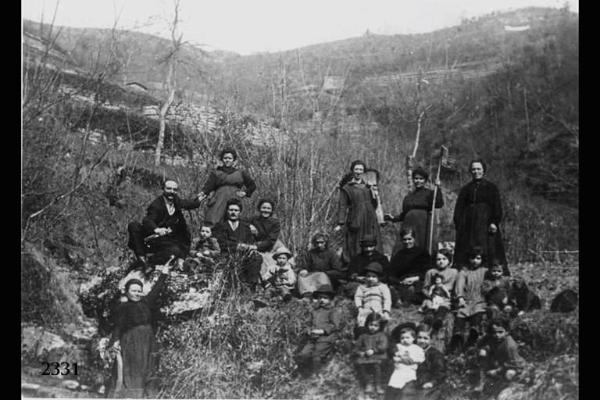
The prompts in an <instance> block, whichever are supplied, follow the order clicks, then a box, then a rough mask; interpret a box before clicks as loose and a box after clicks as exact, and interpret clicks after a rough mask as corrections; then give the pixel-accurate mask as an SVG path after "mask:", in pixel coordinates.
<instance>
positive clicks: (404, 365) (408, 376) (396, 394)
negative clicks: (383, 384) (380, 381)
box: [385, 327, 425, 400]
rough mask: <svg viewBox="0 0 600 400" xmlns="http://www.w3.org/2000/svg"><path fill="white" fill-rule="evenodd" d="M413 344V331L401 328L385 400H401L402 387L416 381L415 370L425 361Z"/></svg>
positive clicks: (423, 353)
mask: <svg viewBox="0 0 600 400" xmlns="http://www.w3.org/2000/svg"><path fill="white" fill-rule="evenodd" d="M414 342H415V330H414V329H412V328H409V327H406V328H403V329H402V330H401V331H400V342H399V343H396V344H395V349H394V355H393V361H394V372H392V376H390V380H389V382H388V386H387V390H386V392H385V400H392V399H401V398H402V389H403V388H404V386H405V385H406V384H407V383H408V382H411V381H414V380H416V379H417V368H418V365H419V364H421V363H422V362H423V361H425V352H424V351H423V349H422V348H421V347H419V346H418V345H416V344H415V343H414Z"/></svg>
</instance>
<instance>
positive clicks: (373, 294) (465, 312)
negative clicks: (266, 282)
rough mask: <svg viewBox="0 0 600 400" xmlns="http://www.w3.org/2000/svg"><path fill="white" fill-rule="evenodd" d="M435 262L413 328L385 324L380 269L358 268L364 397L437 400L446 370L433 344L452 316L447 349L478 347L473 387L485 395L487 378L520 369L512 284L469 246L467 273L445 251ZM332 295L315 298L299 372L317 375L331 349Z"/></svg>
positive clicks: (323, 292) (334, 325)
mask: <svg viewBox="0 0 600 400" xmlns="http://www.w3.org/2000/svg"><path fill="white" fill-rule="evenodd" d="M435 265H436V267H435V268H432V269H430V270H428V271H427V273H426V274H425V278H424V282H423V288H422V291H423V295H424V297H425V300H424V301H423V303H422V305H421V307H420V308H419V311H420V312H421V313H423V321H422V322H421V324H420V325H419V326H415V324H414V323H412V322H408V323H401V324H400V325H398V326H396V327H395V328H394V329H392V330H391V331H390V329H387V324H388V323H389V322H390V313H391V308H392V295H391V293H390V288H389V287H388V285H387V284H386V283H383V282H381V278H382V272H383V268H382V266H381V264H380V263H378V262H371V263H369V264H368V265H367V266H366V267H365V268H364V272H365V274H364V275H365V276H364V280H363V281H362V282H361V283H359V285H358V286H357V287H356V291H355V294H354V303H355V305H356V308H357V309H358V313H357V320H356V329H355V343H354V352H353V355H354V356H355V367H356V372H357V375H358V377H359V381H360V383H361V386H362V387H363V388H364V390H365V392H366V393H377V394H384V393H385V398H386V399H396V398H406V397H410V396H409V394H408V393H412V394H416V393H420V394H419V396H422V397H423V396H424V398H436V397H437V395H436V394H435V393H436V391H435V389H436V387H437V386H438V385H439V384H440V383H441V382H443V380H444V377H445V374H446V366H445V359H444V355H443V353H442V352H441V351H440V350H439V349H438V348H436V347H434V346H432V344H431V340H432V335H433V334H435V333H436V332H438V331H439V329H440V328H441V327H442V326H443V325H444V322H445V321H446V320H447V316H448V315H450V314H451V311H454V314H455V318H454V330H453V334H452V337H451V340H450V346H449V347H448V351H450V352H451V351H455V352H463V351H470V350H473V349H477V350H478V351H477V356H476V357H475V361H476V362H475V364H476V365H475V369H476V370H479V371H480V372H481V373H480V374H479V377H478V382H479V383H478V385H477V386H476V387H475V390H483V387H484V384H485V381H486V379H485V378H486V377H501V378H502V379H505V380H512V379H514V378H515V376H516V375H517V373H518V372H519V370H520V369H521V368H522V366H523V359H522V358H521V356H520V355H519V353H518V346H517V344H516V342H515V341H514V340H513V339H512V338H511V336H510V335H509V333H508V331H509V321H510V318H512V317H514V316H515V315H516V314H517V313H518V312H522V310H521V311H519V310H518V308H517V302H516V301H515V300H514V299H513V298H511V292H512V291H511V280H510V278H509V277H507V276H504V275H503V267H502V266H501V265H500V263H498V262H497V261H496V260H492V262H491V263H490V265H489V267H486V266H485V264H484V254H483V252H482V250H481V249H480V248H473V249H472V250H471V252H470V255H469V266H468V268H464V269H461V270H460V271H458V270H457V269H455V268H453V267H452V253H451V252H450V251H449V250H446V249H441V250H439V251H438V252H437V254H436V257H435ZM334 295H335V292H334V291H333V290H332V288H331V287H330V286H324V287H323V288H321V289H318V290H316V291H315V292H314V293H313V297H314V298H316V299H317V302H318V303H317V306H316V307H317V308H316V309H315V310H314V311H313V318H312V325H311V327H310V329H309V336H310V339H309V341H308V343H307V344H306V345H305V346H304V347H303V348H302V351H301V352H300V354H299V357H298V366H299V368H300V370H301V371H306V372H307V373H311V372H315V371H317V370H318V369H319V367H320V366H321V365H322V363H323V362H324V361H325V360H326V359H327V357H328V355H329V354H330V353H331V351H332V349H333V346H334V343H335V340H336V334H337V332H338V329H339V322H340V316H339V315H340V313H339V311H337V310H336V307H335V306H333V304H332V300H333V297H334ZM486 330H487V334H484V332H485V331H486ZM388 332H389V334H388ZM385 382H387V388H384V384H385ZM422 397H418V398H422Z"/></svg>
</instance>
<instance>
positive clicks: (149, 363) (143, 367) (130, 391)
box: [109, 325, 156, 398]
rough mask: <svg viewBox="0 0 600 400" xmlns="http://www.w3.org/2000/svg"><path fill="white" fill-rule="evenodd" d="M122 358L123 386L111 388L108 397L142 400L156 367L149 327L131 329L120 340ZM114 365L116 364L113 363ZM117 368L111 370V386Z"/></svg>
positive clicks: (153, 343)
mask: <svg viewBox="0 0 600 400" xmlns="http://www.w3.org/2000/svg"><path fill="white" fill-rule="evenodd" d="M120 343H121V355H122V358H123V384H122V387H121V388H116V387H113V389H112V394H111V395H109V396H110V397H117V398H143V397H144V396H145V395H146V394H147V393H146V386H147V383H148V380H149V378H150V375H151V373H152V370H153V369H154V367H155V366H156V354H155V353H156V342H155V340H154V332H153V331H152V327H150V325H139V326H136V327H134V328H131V329H130V330H128V331H127V332H125V333H124V334H123V336H122V337H121V339H120ZM115 364H116V363H115ZM116 373H117V368H116V365H115V368H114V370H113V379H112V381H113V385H114V383H116V382H117V376H116Z"/></svg>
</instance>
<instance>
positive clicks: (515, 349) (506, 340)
mask: <svg viewBox="0 0 600 400" xmlns="http://www.w3.org/2000/svg"><path fill="white" fill-rule="evenodd" d="M508 329H509V320H508V319H507V318H496V319H493V320H491V322H490V324H489V325H488V334H487V335H486V336H484V337H483V338H482V339H481V341H480V342H479V343H478V346H477V347H478V348H479V367H480V381H479V385H477V387H476V388H475V390H476V391H482V390H483V388H484V386H485V381H486V378H487V377H489V378H495V379H500V380H506V381H511V380H513V379H514V378H515V377H517V375H518V374H519V372H521V370H522V369H523V366H524V363H525V360H524V359H523V357H521V355H520V354H519V346H518V345H517V343H516V342H515V340H514V339H513V338H512V336H510V333H509V331H508Z"/></svg>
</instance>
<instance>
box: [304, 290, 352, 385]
mask: <svg viewBox="0 0 600 400" xmlns="http://www.w3.org/2000/svg"><path fill="white" fill-rule="evenodd" d="M334 294H335V293H334V291H333V288H332V287H331V285H323V286H321V287H319V288H318V289H317V290H316V291H314V292H313V298H315V299H316V300H317V304H316V306H315V308H314V309H313V311H312V315H311V323H310V327H309V328H308V342H307V343H306V344H305V345H304V347H303V348H302V350H301V351H300V353H299V354H298V357H297V359H296V361H297V364H298V368H299V370H300V372H301V373H303V374H305V375H307V374H310V373H312V372H317V371H318V370H319V369H320V368H321V366H322V365H323V363H324V362H325V360H326V359H327V357H328V356H329V355H330V353H331V352H332V350H333V348H334V344H335V341H336V339H337V333H338V331H339V330H340V325H341V322H342V315H341V312H340V310H339V309H338V308H337V307H335V305H334V304H333V296H334Z"/></svg>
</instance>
